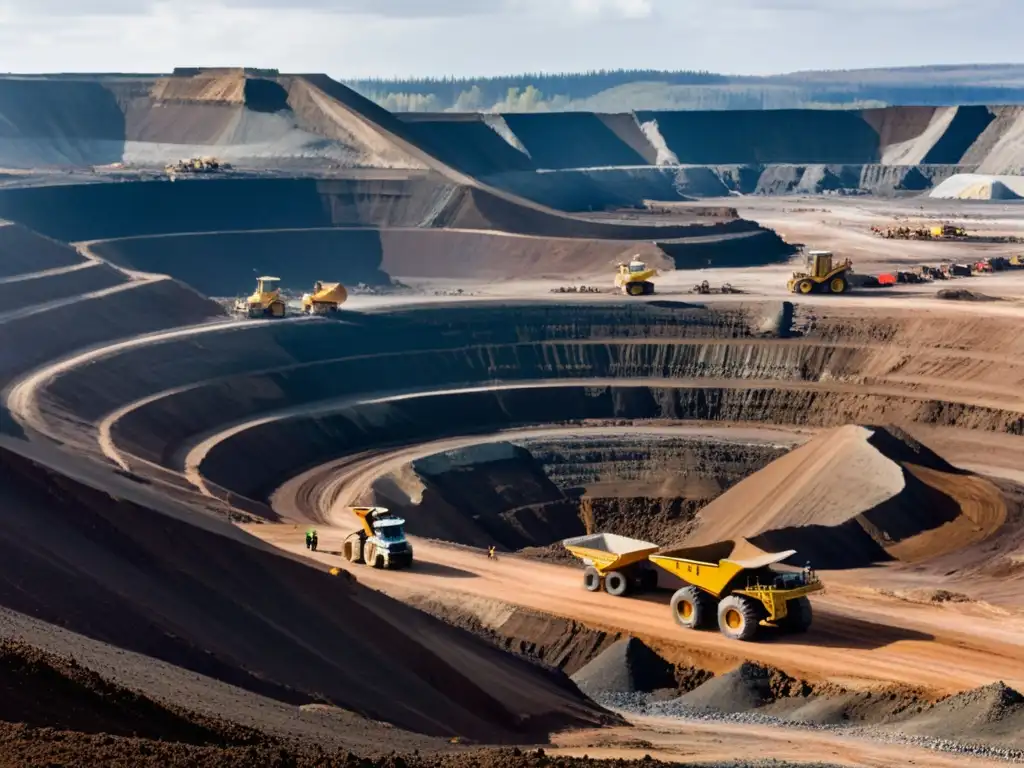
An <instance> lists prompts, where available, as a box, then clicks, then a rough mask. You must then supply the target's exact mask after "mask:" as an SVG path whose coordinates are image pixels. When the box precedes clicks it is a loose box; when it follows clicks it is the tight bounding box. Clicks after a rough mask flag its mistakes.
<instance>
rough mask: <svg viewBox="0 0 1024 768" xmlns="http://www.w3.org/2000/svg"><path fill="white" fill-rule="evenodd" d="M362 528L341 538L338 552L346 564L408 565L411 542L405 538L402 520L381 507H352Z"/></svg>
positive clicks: (377, 566) (410, 555) (380, 566)
mask: <svg viewBox="0 0 1024 768" xmlns="http://www.w3.org/2000/svg"><path fill="white" fill-rule="evenodd" d="M352 512H353V514H355V516H356V517H357V518H359V522H360V523H361V524H362V528H361V529H360V530H358V531H355V532H354V533H350V534H349V535H348V536H347V537H345V543H344V545H343V548H342V555H344V557H345V559H346V560H348V561H349V562H350V563H356V564H361V563H365V564H366V565H369V566H372V567H374V568H387V569H389V570H396V569H398V568H408V567H409V566H411V565H412V544H410V543H409V540H408V539H406V538H405V520H403V519H402V518H400V517H396V516H395V515H393V514H391V512H390V511H388V510H387V509H385V508H384V507H353V508H352Z"/></svg>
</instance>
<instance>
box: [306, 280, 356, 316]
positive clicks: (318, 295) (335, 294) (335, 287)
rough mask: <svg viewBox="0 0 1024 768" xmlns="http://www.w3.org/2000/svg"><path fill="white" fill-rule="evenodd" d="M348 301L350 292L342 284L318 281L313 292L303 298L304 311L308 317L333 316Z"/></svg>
mask: <svg viewBox="0 0 1024 768" xmlns="http://www.w3.org/2000/svg"><path fill="white" fill-rule="evenodd" d="M347 299H348V291H346V290H345V286H343V285H342V284H341V283H324V282H321V281H320V280H317V281H316V283H314V284H313V292H312V293H306V294H303V296H302V311H303V312H305V313H306V314H307V315H333V314H334V313H335V312H337V311H338V308H339V307H340V306H341V305H342V304H344V303H345V301H346V300H347Z"/></svg>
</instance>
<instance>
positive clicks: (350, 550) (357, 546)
mask: <svg viewBox="0 0 1024 768" xmlns="http://www.w3.org/2000/svg"><path fill="white" fill-rule="evenodd" d="M341 551H342V554H343V555H344V556H345V559H346V560H348V561H349V562H350V563H352V564H354V565H360V564H361V563H362V562H363V554H364V552H363V537H362V536H361V535H360V534H358V533H353V534H350V535H349V536H348V537H347V538H346V539H345V543H344V544H343V545H342V550H341Z"/></svg>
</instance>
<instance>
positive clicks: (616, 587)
mask: <svg viewBox="0 0 1024 768" xmlns="http://www.w3.org/2000/svg"><path fill="white" fill-rule="evenodd" d="M562 544H563V546H564V547H565V548H566V549H567V550H569V551H570V552H571V553H572V554H574V555H575V556H576V557H578V558H579V559H580V560H582V561H583V562H584V564H585V565H586V570H584V572H583V586H584V587H585V588H586V589H587V591H589V592H597V591H598V590H600V589H601V586H602V585H603V586H604V591H605V592H607V593H608V594H609V595H613V596H614V597H622V596H623V595H627V594H629V593H630V592H643V591H647V590H651V589H654V588H655V587H657V586H658V572H657V571H655V570H654V569H653V568H651V565H650V562H649V561H648V556H649V555H651V554H653V553H655V552H657V551H658V545H657V544H652V543H651V542H649V541H641V540H640V539H631V538H629V537H628V536H619V535H617V534H614V533H594V534H590V535H589V536H577V537H575V538H572V539H566V540H565V541H563V542H562Z"/></svg>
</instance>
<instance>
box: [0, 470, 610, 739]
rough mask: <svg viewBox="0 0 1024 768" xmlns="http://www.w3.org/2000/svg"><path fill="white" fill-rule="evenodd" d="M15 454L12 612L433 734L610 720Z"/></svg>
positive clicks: (6, 573)
mask: <svg viewBox="0 0 1024 768" xmlns="http://www.w3.org/2000/svg"><path fill="white" fill-rule="evenodd" d="M0 458H2V461H0V493H2V497H0V502H2V503H0V606H4V607H6V608H9V609H11V610H13V611H18V612H21V613H27V614H30V615H32V616H34V617H36V618H38V619H40V620H42V621H46V622H51V623H59V624H61V625H62V626H64V627H65V628H67V629H69V630H72V631H75V632H78V633H80V634H84V635H87V636H89V637H92V638H94V639H96V640H100V641H103V642H105V643H108V644H110V645H114V646H118V647H121V648H125V649H127V650H132V651H137V652H139V653H141V654H144V655H146V656H150V657H154V658H156V659H160V660H162V661H165V662H168V663H170V664H172V665H174V666H176V667H182V668H185V669H189V670H192V671H193V672H196V673H199V674H202V675H205V676H207V677H210V678H213V679H214V680H220V681H223V682H227V683H229V684H231V685H233V686H236V687H238V688H242V689H245V690H248V691H252V692H256V693H259V694H261V695H263V696H266V697H269V698H271V699H276V700H279V701H285V702H289V703H292V704H295V705H301V704H309V703H328V704H333V705H335V706H339V707H341V708H343V709H347V710H349V711H351V712H355V713H358V714H362V715H364V716H366V717H369V718H371V719H374V720H383V721H386V722H390V723H392V724H395V725H398V726H399V727H403V728H406V729H409V730H413V731H417V732H420V733H426V734H431V735H438V736H444V737H448V736H451V735H452V734H459V735H462V736H465V737H467V738H471V739H474V740H481V741H488V742H491V743H498V742H510V741H533V740H536V739H544V738H546V735H547V734H548V733H550V732H551V730H553V729H560V728H566V727H575V726H581V725H594V724H597V723H600V722H602V719H603V717H604V716H603V715H602V714H601V713H600V712H598V711H597V710H596V709H595V708H594V707H593V706H592V705H591V704H590V703H589V702H587V701H586V700H584V699H583V698H582V697H581V696H580V695H579V693H578V692H577V691H576V690H575V689H574V687H573V686H571V684H570V683H569V681H568V680H567V679H565V678H564V677H562V676H560V675H557V674H554V673H552V672H549V671H545V670H543V669H540V668H538V667H536V666H534V665H531V664H529V663H527V662H525V661H523V660H520V659H516V658H514V657H512V656H509V655H507V654H505V653H503V652H502V651H500V650H499V649H497V648H494V647H492V646H490V645H489V644H487V643H485V642H483V641H482V640H479V639H477V638H475V637H472V636H471V635H469V634H467V633H465V632H462V631H460V630H457V629H454V628H451V627H448V626H446V625H445V624H443V623H442V622H439V621H438V620H436V619H434V618H432V617H430V616H427V615H426V614H423V613H421V612H419V611H416V610H415V609H412V608H409V607H407V606H404V605H402V604H400V603H398V602H396V601H394V600H391V599H390V598H387V597H385V596H384V595H382V594H380V593H377V592H373V591H371V590H367V589H365V588H363V587H361V586H360V585H358V584H356V583H354V582H352V581H351V580H349V579H347V578H336V577H333V576H331V575H329V574H327V573H325V572H322V571H319V570H317V569H314V568H311V567H309V566H307V565H305V564H303V563H301V562H297V561H295V560H292V559H289V558H286V557H282V556H279V555H277V554H274V553H272V552H270V551H267V550H265V549H263V548H261V547H260V548H258V547H257V546H255V543H250V539H249V538H248V537H247V536H244V535H243V534H240V533H239V532H238V531H237V530H235V529H233V528H232V527H231V526H229V525H227V524H221V523H219V522H217V521H214V520H212V519H211V518H209V517H207V516H206V515H203V514H201V513H198V512H192V511H191V510H188V509H185V508H183V507H180V506H178V505H176V504H174V503H173V502H170V501H168V500H167V499H164V498H161V497H160V496H158V495H157V494H156V493H155V492H153V491H151V490H150V489H147V488H144V487H134V486H133V484H131V483H127V481H124V482H123V483H122V484H126V485H127V486H128V487H129V489H130V493H131V496H132V497H133V498H136V499H138V500H140V501H141V500H146V502H147V504H150V503H151V505H152V506H140V505H139V504H137V503H132V502H128V501H118V500H115V499H114V498H112V497H111V496H110V495H108V494H106V493H104V492H101V491H98V490H94V489H93V488H91V487H89V486H86V485H84V484H82V483H80V482H78V481H74V480H70V479H68V478H67V477H62V476H61V475H59V474H57V473H55V472H54V471H52V470H49V469H47V468H45V467H44V466H41V465H39V464H37V463H35V462H33V461H29V460H27V459H24V458H22V457H20V456H18V455H16V454H14V453H13V452H11V451H8V450H4V452H3V454H2V456H0ZM114 480H116V478H113V479H112V480H111V482H113V481H114ZM125 493H126V491H125V490H123V489H122V490H119V491H118V494H119V495H124V494H125ZM154 606H158V610H157V609H155V608H154ZM382 679H384V680H387V681H388V684H387V685H386V686H383V687H382V686H381V683H380V681H381V680H382ZM395 690H400V691H401V692H402V695H401V696H400V697H396V696H395V695H394V691H395Z"/></svg>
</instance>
